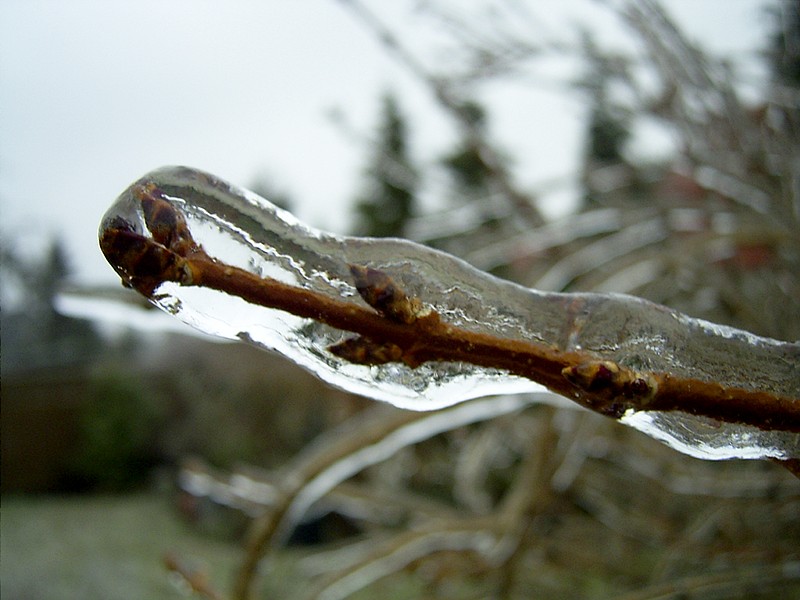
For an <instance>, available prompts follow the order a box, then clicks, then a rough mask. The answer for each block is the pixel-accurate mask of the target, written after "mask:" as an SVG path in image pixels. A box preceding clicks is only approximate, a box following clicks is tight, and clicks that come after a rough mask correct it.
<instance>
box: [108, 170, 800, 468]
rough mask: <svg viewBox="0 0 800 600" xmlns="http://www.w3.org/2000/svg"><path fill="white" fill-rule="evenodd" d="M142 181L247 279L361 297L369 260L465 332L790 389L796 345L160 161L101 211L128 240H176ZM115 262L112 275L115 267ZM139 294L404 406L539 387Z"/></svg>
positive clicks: (795, 375) (667, 424)
mask: <svg viewBox="0 0 800 600" xmlns="http://www.w3.org/2000/svg"><path fill="white" fill-rule="evenodd" d="M143 186H154V187H155V188H157V189H158V190H159V194H160V198H162V199H163V200H165V201H166V202H168V203H169V204H170V205H171V206H172V208H173V209H174V210H175V211H176V212H177V213H179V214H180V215H181V217H182V219H184V220H185V221H186V225H187V227H188V230H189V231H190V232H191V235H192V236H193V239H194V240H195V241H196V242H198V243H199V244H201V245H202V248H203V250H204V251H205V252H207V253H208V255H210V256H212V257H214V258H215V259H217V260H218V261H222V262H223V263H225V264H226V265H232V266H235V267H237V268H239V269H242V270H245V271H247V272H249V273H253V274H255V275H257V276H258V277H269V278H272V279H274V280H277V281H280V282H284V283H286V284H290V285H292V286H295V287H298V288H301V289H303V290H308V291H311V292H314V293H315V294H318V295H320V296H323V297H327V298H331V299H335V300H336V301H342V300H347V301H348V302H352V303H353V304H356V305H360V306H362V307H363V306H365V304H364V302H363V301H362V300H361V298H360V297H358V294H357V292H356V289H355V287H354V285H353V276H352V274H351V272H350V265H353V264H354V265H362V266H364V267H371V268H374V269H380V270H381V271H384V272H386V273H390V274H391V277H392V279H393V280H394V281H396V282H397V283H398V284H399V285H400V286H401V287H402V289H403V290H405V291H406V293H408V294H409V295H412V296H415V297H418V298H420V299H421V300H422V302H423V304H424V307H423V308H424V309H426V310H433V311H435V312H436V313H438V314H439V315H440V316H441V318H442V319H443V320H444V322H445V323H446V324H449V325H453V326H457V327H459V328H462V329H464V330H467V331H470V332H475V333H477V334H487V335H491V336H494V337H496V338H502V339H505V340H522V341H525V342H534V343H538V344H541V345H543V346H546V347H547V348H552V349H553V350H554V351H558V352H565V353H569V352H580V353H585V354H586V355H587V356H589V357H591V358H592V359H593V360H602V361H611V362H613V363H615V364H617V365H620V366H621V367H624V368H626V369H630V370H632V371H635V372H644V373H647V372H655V373H670V374H673V375H674V376H675V377H681V378H687V379H694V380H699V381H702V382H717V383H719V384H721V385H722V386H724V387H726V388H739V389H744V390H758V391H763V392H766V393H769V394H775V395H779V396H783V397H788V398H796V399H800V368H799V367H798V365H800V345H798V344H796V343H786V342H780V341H776V340H770V339H765V338H759V337H756V336H753V335H751V334H748V333H745V332H741V331H738V330H733V329H730V328H722V327H718V326H715V325H712V324H709V323H705V322H702V321H698V320H694V319H691V318H688V317H686V316H684V315H682V314H679V313H677V312H675V311H672V310H670V309H667V308H665V307H661V306H657V305H654V304H651V303H649V302H646V301H644V300H640V299H638V298H633V297H629V296H620V295H612V294H554V293H542V292H539V291H536V290H531V289H527V288H523V287H520V286H518V285H515V284H512V283H509V282H506V281H502V280H499V279H496V278H494V277H492V276H490V275H488V274H486V273H483V272H481V271H478V270H476V269H474V268H472V267H471V266H469V265H468V264H466V263H465V262H463V261H460V260H458V259H456V258H454V257H452V256H449V255H447V254H444V253H441V252H437V251H434V250H431V249H429V248H425V247H423V246H419V245H417V244H413V243H410V242H406V241H402V240H377V239H365V238H353V237H344V236H335V235H331V234H328V233H325V232H322V231H318V230H315V229H312V228H309V227H307V226H305V225H303V224H302V223H300V222H299V221H298V220H297V219H295V218H294V217H293V216H292V215H290V214H288V213H286V212H285V211H282V210H280V209H278V208H276V207H275V206H273V205H272V204H270V203H269V202H267V201H266V200H264V199H263V198H260V197H259V196H256V195H255V194H253V193H251V192H247V191H244V190H241V189H239V188H236V187H234V186H231V185H230V184H228V183H226V182H224V181H221V180H219V179H217V178H215V177H213V176H211V175H208V174H206V173H203V172H200V171H196V170H193V169H188V168H184V167H167V168H163V169H159V170H157V171H154V172H152V173H150V174H148V175H147V176H145V177H144V178H142V179H141V180H140V181H138V182H137V183H136V184H134V185H133V186H131V188H129V189H128V190H126V191H125V192H123V194H122V195H121V196H120V197H119V198H118V200H117V201H116V202H115V204H114V205H113V206H112V207H111V209H110V210H109V211H108V213H107V214H106V215H105V217H104V219H103V222H102V224H101V235H102V234H103V233H104V232H106V231H108V230H112V229H115V230H123V231H130V232H131V237H133V238H135V237H136V236H140V237H150V236H152V237H153V239H156V236H161V238H163V239H156V241H157V242H158V243H159V244H166V242H165V240H168V241H169V242H170V243H176V239H177V243H180V237H179V236H178V237H177V238H176V235H175V233H174V232H173V231H170V230H169V228H167V229H166V230H158V231H157V232H152V231H151V227H149V226H148V222H147V219H148V216H147V215H145V212H144V210H143V208H142V203H141V198H140V197H139V196H138V195H137V189H138V190H141V189H142V187H143ZM143 257H144V258H143ZM113 258H114V257H109V260H110V261H111V262H112V264H113V262H114V260H113ZM126 258H130V257H126ZM135 258H136V260H139V261H142V260H145V258H146V259H148V260H150V259H151V258H152V257H150V256H149V255H147V256H145V255H144V254H143V255H142V256H136V257H135ZM147 266H148V267H152V265H149V264H148V265H147ZM115 268H117V270H118V271H119V272H120V273H121V274H122V275H123V277H125V275H126V273H125V269H124V268H121V267H120V266H119V265H115ZM146 295H149V296H150V298H151V300H152V301H153V302H154V303H155V304H157V305H158V306H160V307H161V308H162V309H164V310H165V311H167V312H169V313H171V314H173V315H175V316H176V317H178V318H179V319H180V320H182V321H184V322H186V323H188V324H190V325H192V326H193V327H196V328H197V329H199V330H202V331H204V332H207V333H211V334H213V335H217V336H221V337H224V338H228V339H239V340H243V341H246V342H248V343H251V344H255V345H257V346H259V347H262V348H266V349H269V350H275V351H277V352H280V353H281V354H284V355H285V356H287V357H288V358H290V359H291V360H293V361H295V362H297V363H298V364H300V365H302V366H303V367H305V368H306V369H308V370H310V371H312V372H313V373H315V374H316V375H318V376H319V377H320V378H322V379H324V380H325V381H327V382H328V383H330V384H332V385H334V386H337V387H340V388H343V389H345V390H348V391H351V392H355V393H358V394H361V395H364V396H368V397H371V398H375V399H377V400H382V401H386V402H390V403H392V404H394V405H396V406H399V407H403V408H409V409H413V410H431V409H435V408H441V407H445V406H449V405H452V404H456V403H459V402H462V401H464V400H468V399H471V398H476V397H480V396H487V395H492V394H510V393H528V392H540V391H542V390H543V389H544V388H543V386H542V385H540V384H539V383H535V382H533V381H530V380H528V379H526V378H523V377H520V376H512V375H510V374H509V373H508V372H506V371H504V370H502V369H495V368H487V367H481V366H475V365H472V364H469V363H468V362H444V361H429V362H425V363H423V364H422V365H420V366H416V367H415V368H412V367H411V366H408V365H407V364H404V363H403V362H388V363H386V364H369V365H367V364H355V363H354V362H351V361H349V360H345V359H344V358H341V357H339V356H336V355H334V354H333V353H332V352H330V351H329V347H330V346H331V345H333V344H336V343H338V342H341V341H342V340H343V339H345V338H347V337H349V336H350V334H348V333H346V332H343V331H342V330H340V329H337V328H334V327H331V326H329V325H325V324H323V323H321V322H319V321H318V320H316V319H312V318H303V317H298V316H294V315H292V314H289V313H287V312H282V311H279V310H275V309H271V308H265V307H263V306H259V305H256V304H253V303H250V302H248V301H245V300H243V299H242V298H239V297H234V296H232V295H229V294H227V293H224V292H221V291H216V290H213V289H207V288H204V287H197V286H190V285H181V284H179V283H173V282H168V283H163V282H160V281H157V282H156V284H155V287H154V289H153V290H152V292H151V293H148V294H146ZM798 402H800V400H798ZM623 422H625V423H627V424H629V425H631V426H633V427H636V428H637V429H641V430H643V431H645V432H646V433H648V434H649V435H651V436H653V437H657V438H658V439H661V440H663V441H666V442H667V443H669V444H670V445H672V446H674V447H676V448H677V449H679V450H681V451H683V452H687V453H689V454H693V455H695V456H701V457H702V458H729V457H740V458H760V457H784V458H785V457H790V456H798V455H799V453H798V437H799V435H800V434H797V433H789V432H785V431H777V432H776V431H764V430H760V429H756V428H754V427H742V426H738V425H723V426H718V427H711V426H709V425H708V424H707V423H703V422H700V421H698V420H697V419H695V418H693V417H688V415H685V414H672V413H654V412H640V413H636V414H634V415H626V416H625V417H624V418H623Z"/></svg>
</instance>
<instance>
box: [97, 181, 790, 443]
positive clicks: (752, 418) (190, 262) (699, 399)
mask: <svg viewBox="0 0 800 600" xmlns="http://www.w3.org/2000/svg"><path fill="white" fill-rule="evenodd" d="M134 194H135V195H136V197H137V200H138V201H139V202H141V206H142V212H143V214H144V219H145V223H146V226H147V228H148V229H149V230H150V234H151V235H150V236H146V235H143V234H141V233H139V232H137V231H136V230H135V228H134V226H133V225H132V224H131V223H129V222H127V221H125V220H124V219H123V218H121V217H117V218H115V219H112V220H111V221H110V222H107V223H106V224H105V226H104V229H103V231H102V232H101V237H100V246H101V249H102V251H103V253H104V254H105V256H106V258H107V260H108V261H109V262H110V263H111V265H112V266H113V267H114V268H115V270H116V271H117V273H118V274H119V275H120V276H121V277H122V280H123V283H124V284H125V285H127V286H129V287H132V288H134V289H136V290H137V291H138V292H140V293H141V294H143V295H144V296H146V297H148V298H152V297H153V294H154V293H155V291H156V289H157V288H158V287H159V286H160V285H161V284H162V283H165V282H175V283H177V284H179V285H182V286H198V287H205V288H209V289H213V290H217V291H220V292H224V293H226V294H229V295H231V296H236V297H239V298H242V299H243V300H245V301H247V302H249V303H252V304H255V305H259V306H264V307H268V308H273V309H278V310H282V311H286V312H289V313H291V314H294V315H296V316H299V317H304V318H310V319H314V320H316V321H319V322H322V323H325V324H327V325H329V326H331V327H334V328H337V329H341V330H345V331H349V332H352V333H354V334H356V335H355V336H354V337H351V338H349V339H346V340H344V341H343V342H340V343H338V344H335V345H333V346H330V347H329V348H328V350H329V351H330V352H332V353H333V354H335V355H336V356H338V357H340V358H343V359H345V360H347V361H349V362H352V363H357V364H363V365H378V364H386V363H391V362H398V363H404V364H406V365H408V366H409V367H411V368H415V367H417V366H419V365H421V364H423V363H426V362H430V361H451V362H465V363H471V364H473V365H477V366H480V367H486V368H496V369H502V370H505V371H508V372H509V373H512V374H514V375H518V376H522V377H525V378H528V379H531V380H533V381H536V382H538V383H540V384H542V385H544V386H546V387H547V388H548V389H550V390H552V391H553V392H556V393H558V394H560V395H562V396H565V397H567V398H570V399H572V400H574V401H575V402H577V403H578V404H580V405H582V406H584V407H586V408H588V409H590V410H593V411H595V412H598V413H601V414H603V415H606V416H609V417H612V418H620V417H621V416H623V415H624V414H625V413H626V412H627V411H629V410H633V411H641V410H648V411H680V412H684V413H688V414H692V415H697V416H702V417H708V418H711V419H716V420H718V421H723V422H728V423H739V424H746V425H751V426H755V427H758V428H760V429H764V430H783V431H790V432H800V399H797V398H790V397H786V396H780V395H777V394H773V393H769V392H763V391H757V390H748V389H740V388H731V387H726V386H723V385H721V384H719V383H714V382H707V381H701V380H698V379H691V378H685V377H681V376H677V375H675V374H671V373H665V372H637V371H634V370H632V369H629V368H627V367H625V366H622V365H619V364H617V363H615V362H613V361H608V360H599V359H598V358H597V357H596V356H593V355H592V354H590V353H587V352H575V351H573V352H565V351H561V350H558V349H556V348H553V347H551V346H549V345H546V344H541V343H534V342H529V341H522V340H515V339H508V338H503V337H497V336H493V335H489V334H485V333H477V332H473V331H468V330H465V329H463V328H459V327H455V326H453V325H450V324H448V323H446V322H444V321H442V320H441V319H440V317H439V314H438V313H437V312H436V311H433V310H428V309H423V308H422V300H423V299H420V298H414V297H408V296H406V294H405V293H404V291H403V290H402V289H401V288H400V287H399V286H398V285H397V284H396V283H395V282H394V281H393V280H392V278H391V277H390V276H389V275H388V274H386V273H384V272H382V271H380V270H376V269H372V268H369V267H366V266H362V265H350V270H351V274H352V276H353V283H354V285H355V287H356V289H357V290H358V292H359V294H360V295H361V297H362V298H363V299H364V300H365V302H366V303H367V304H368V305H369V307H367V306H363V305H359V304H356V303H354V302H352V301H349V300H345V299H336V298H332V297H330V296H327V295H325V294H322V293H319V292H315V291H313V290H308V289H303V288H300V287H295V286H291V285H288V284H285V283H282V282H280V281H277V280H275V279H271V278H262V277H259V276H258V275H255V274H253V273H250V272H249V271H246V270H244V269H241V268H239V267H235V266H231V265H228V264H225V263H223V262H221V261H219V260H217V259H215V258H214V257H212V256H209V255H208V254H207V253H206V252H205V250H204V249H203V248H202V246H201V245H199V244H198V243H197V242H195V240H194V239H193V237H192V234H191V232H190V231H189V229H188V225H187V223H186V221H185V219H184V218H183V216H182V215H181V214H180V213H179V212H178V211H177V210H176V209H175V208H174V207H173V206H172V205H171V204H170V203H169V202H168V201H167V200H165V199H163V197H162V192H161V191H160V190H159V188H158V187H157V186H156V185H155V184H153V183H146V184H140V185H138V186H137V187H136V189H135V191H134Z"/></svg>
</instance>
